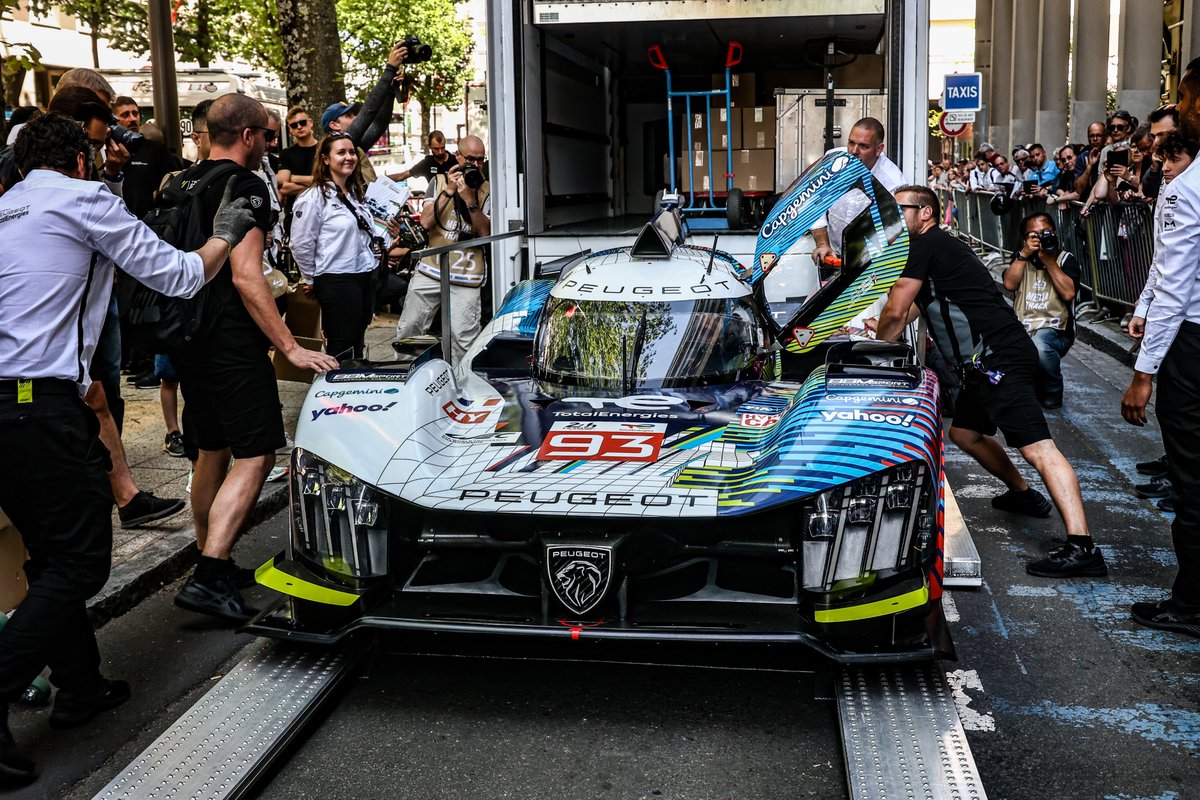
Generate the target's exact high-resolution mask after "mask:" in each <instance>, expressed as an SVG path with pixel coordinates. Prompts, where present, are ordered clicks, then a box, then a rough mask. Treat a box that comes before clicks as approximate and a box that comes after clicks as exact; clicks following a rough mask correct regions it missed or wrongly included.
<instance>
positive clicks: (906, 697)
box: [837, 663, 987, 800]
mask: <svg viewBox="0 0 1200 800" xmlns="http://www.w3.org/2000/svg"><path fill="white" fill-rule="evenodd" d="M837 700H838V718H839V719H840V721H841V729H842V747H843V748H844V750H845V758H846V776H847V785H848V786H849V789H850V797H851V799H852V800H986V798H987V795H986V794H985V792H984V790H983V783H982V781H980V779H979V773H978V771H977V770H976V768H975V759H974V757H973V756H972V755H971V748H970V746H968V744H967V737H966V734H965V733H964V731H963V727H962V723H961V722H960V721H959V718H958V710H957V709H956V708H955V706H954V698H953V694H952V692H951V690H950V687H949V685H948V684H947V682H946V675H945V672H944V671H943V670H942V668H941V665H940V664H938V663H933V664H925V665H920V666H913V665H905V666H889V667H848V668H846V669H844V670H843V671H842V673H841V676H840V681H839V684H838V687H837Z"/></svg>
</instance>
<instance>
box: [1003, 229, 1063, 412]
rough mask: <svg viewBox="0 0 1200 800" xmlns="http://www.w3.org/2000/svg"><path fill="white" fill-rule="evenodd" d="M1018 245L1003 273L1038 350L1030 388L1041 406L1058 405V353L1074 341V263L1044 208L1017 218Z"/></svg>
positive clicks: (1060, 387) (1060, 393) (1060, 389)
mask: <svg viewBox="0 0 1200 800" xmlns="http://www.w3.org/2000/svg"><path fill="white" fill-rule="evenodd" d="M1019 230H1020V231H1021V249H1020V250H1019V251H1018V252H1017V254H1016V256H1015V257H1014V258H1013V261H1012V264H1010V265H1009V267H1008V269H1006V270H1005V271H1004V288H1005V289H1008V290H1009V291H1010V292H1012V293H1013V311H1015V312H1016V314H1017V319H1018V320H1020V322H1021V324H1022V325H1024V326H1025V330H1027V331H1029V335H1030V337H1032V338H1033V343H1034V345H1035V346H1036V347H1037V351H1038V366H1039V369H1038V373H1037V381H1036V383H1035V389H1036V391H1037V395H1038V401H1039V402H1040V403H1041V404H1042V408H1047V409H1055V408H1061V407H1062V397H1063V378H1062V363H1061V362H1062V357H1063V356H1065V355H1066V354H1067V351H1068V350H1070V349H1071V345H1072V344H1074V343H1075V296H1076V294H1077V293H1078V291H1079V278H1080V271H1079V262H1078V261H1076V260H1075V256H1073V255H1072V254H1071V253H1067V252H1064V251H1063V250H1062V246H1061V245H1060V244H1059V240H1058V233H1057V232H1056V231H1055V229H1054V221H1053V220H1051V219H1050V217H1049V215H1047V214H1046V213H1045V212H1044V211H1035V212H1034V213H1032V214H1029V215H1028V216H1026V217H1025V218H1024V219H1023V220H1021V226H1020V228H1019Z"/></svg>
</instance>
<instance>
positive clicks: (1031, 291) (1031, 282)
mask: <svg viewBox="0 0 1200 800" xmlns="http://www.w3.org/2000/svg"><path fill="white" fill-rule="evenodd" d="M1057 262H1058V266H1059V269H1061V270H1062V271H1063V272H1064V273H1065V274H1066V276H1067V277H1068V278H1070V279H1071V282H1072V283H1073V284H1074V285H1075V292H1076V296H1078V293H1079V279H1080V278H1081V277H1082V273H1081V272H1080V270H1079V261H1077V260H1076V258H1075V256H1073V255H1072V254H1070V253H1068V252H1066V251H1063V252H1061V253H1059V254H1058V258H1057ZM1013 312H1014V313H1016V315H1017V319H1019V320H1020V321H1021V324H1022V325H1024V326H1025V330H1027V331H1029V333H1030V335H1032V334H1033V333H1034V332H1035V331H1040V330H1042V329H1043V328H1052V329H1054V330H1056V331H1062V332H1063V333H1064V334H1066V335H1067V336H1069V337H1070V338H1072V339H1074V338H1075V301H1074V300H1071V301H1069V302H1068V301H1067V300H1064V299H1063V298H1062V295H1060V294H1059V293H1058V292H1056V291H1055V290H1054V283H1053V282H1052V281H1051V280H1050V275H1049V273H1048V272H1047V271H1046V268H1045V267H1042V268H1040V269H1038V268H1035V267H1034V266H1033V265H1032V264H1026V265H1025V271H1024V272H1023V273H1022V275H1021V283H1020V284H1019V285H1018V286H1017V290H1016V292H1014V293H1013Z"/></svg>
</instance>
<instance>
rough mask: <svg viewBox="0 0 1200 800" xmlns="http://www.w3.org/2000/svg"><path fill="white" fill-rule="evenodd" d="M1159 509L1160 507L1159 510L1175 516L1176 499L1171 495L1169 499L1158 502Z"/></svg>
mask: <svg viewBox="0 0 1200 800" xmlns="http://www.w3.org/2000/svg"><path fill="white" fill-rule="evenodd" d="M1158 507H1159V509H1161V510H1162V511H1165V512H1167V513H1168V514H1174V513H1175V498H1173V497H1171V496H1169V495H1168V496H1167V497H1164V498H1163V499H1162V500H1159V501H1158Z"/></svg>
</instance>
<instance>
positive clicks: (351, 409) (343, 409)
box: [312, 401, 396, 422]
mask: <svg viewBox="0 0 1200 800" xmlns="http://www.w3.org/2000/svg"><path fill="white" fill-rule="evenodd" d="M394 405H396V402H395V401H393V402H391V403H388V404H387V405H386V406H385V405H382V404H380V403H374V404H372V405H359V406H352V405H350V404H349V403H342V404H341V405H340V406H330V407H329V408H318V409H316V410H315V411H313V412H312V418H313V422H316V421H317V420H318V419H320V418H321V417H333V416H336V415H338V414H366V413H369V412H372V411H391V410H392V406H394Z"/></svg>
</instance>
